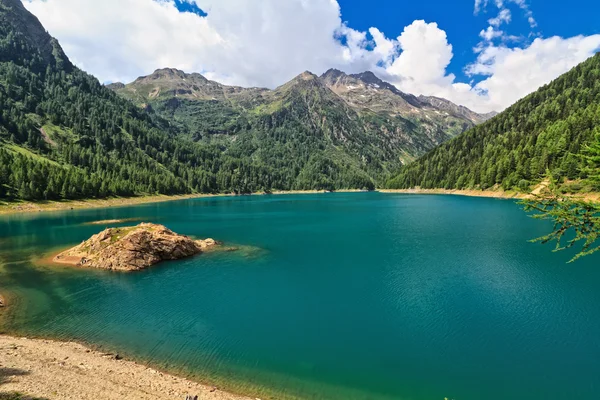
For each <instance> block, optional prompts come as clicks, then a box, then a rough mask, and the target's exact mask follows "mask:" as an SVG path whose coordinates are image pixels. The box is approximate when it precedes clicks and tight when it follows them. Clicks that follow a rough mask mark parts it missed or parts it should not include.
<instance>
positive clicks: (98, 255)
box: [54, 223, 218, 271]
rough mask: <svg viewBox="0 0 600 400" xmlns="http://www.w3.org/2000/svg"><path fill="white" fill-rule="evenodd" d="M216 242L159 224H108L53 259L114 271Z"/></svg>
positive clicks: (137, 267)
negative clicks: (187, 234)
mask: <svg viewBox="0 0 600 400" xmlns="http://www.w3.org/2000/svg"><path fill="white" fill-rule="evenodd" d="M217 244H218V243H217V242H216V241H214V240H213V239H205V240H193V239H191V238H189V237H187V236H184V235H178V234H176V233H174V232H173V231H171V230H169V229H167V228H166V227H164V226H162V225H156V224H146V223H143V224H140V225H137V226H134V227H127V228H109V229H106V230H104V231H102V232H100V233H99V234H97V235H94V236H92V237H91V238H90V239H88V240H86V241H84V242H83V243H81V244H80V245H78V246H75V247H73V248H72V249H69V250H67V251H64V252H62V253H60V254H59V255H57V256H56V257H54V262H56V263H60V264H69V265H75V266H81V267H89V268H99V269H107V270H115V271H137V270H141V269H144V268H148V267H149V266H151V265H154V264H157V263H159V262H161V261H165V260H179V259H182V258H186V257H191V256H193V255H196V254H199V253H202V252H203V251H205V250H208V249H210V248H213V247H215V246H216V245H217Z"/></svg>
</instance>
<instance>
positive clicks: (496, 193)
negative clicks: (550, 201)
mask: <svg viewBox="0 0 600 400" xmlns="http://www.w3.org/2000/svg"><path fill="white" fill-rule="evenodd" d="M536 189H537V188H536ZM379 192H380V193H401V194H446V195H455V196H468V197H489V198H496V199H517V200H523V199H528V198H531V197H532V196H531V194H526V193H519V192H515V191H504V190H501V189H499V190H457V189H381V190H379ZM535 192H536V191H535V190H534V191H533V193H535ZM570 197H573V198H577V199H581V200H586V201H590V202H595V203H596V202H600V193H586V194H583V195H574V196H570Z"/></svg>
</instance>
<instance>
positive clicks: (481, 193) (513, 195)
mask: <svg viewBox="0 0 600 400" xmlns="http://www.w3.org/2000/svg"><path fill="white" fill-rule="evenodd" d="M379 192H381V193H402V194H451V195H456V196H469V197H492V198H497V199H525V198H527V197H529V196H530V195H528V194H524V193H518V192H505V191H503V190H456V189H381V190H379Z"/></svg>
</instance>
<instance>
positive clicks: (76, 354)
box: [0, 335, 250, 400]
mask: <svg viewBox="0 0 600 400" xmlns="http://www.w3.org/2000/svg"><path fill="white" fill-rule="evenodd" d="M117 358H118V357H116V356H115V355H114V354H105V353H100V352H97V351H94V350H91V349H89V348H87V347H85V346H82V345H80V344H77V343H66V342H65V343H63V342H56V341H51V340H43V339H26V338H17V337H12V336H4V335H0V398H3V397H2V396H3V395H6V394H8V393H14V392H18V393H22V394H25V395H27V396H31V397H34V398H41V399H59V400H62V399H65V400H67V399H69V400H70V399H72V400H85V399H89V400H122V399H135V400H168V399H173V400H184V399H185V397H186V396H187V395H191V396H198V399H200V400H204V399H207V400H208V399H211V400H247V399H250V398H248V397H242V396H237V395H234V394H229V393H226V392H222V391H220V390H218V389H216V388H212V387H209V386H204V385H201V384H198V383H195V382H192V381H189V380H187V379H183V378H178V377H175V376H172V375H169V374H165V373H163V372H160V371H157V370H154V369H152V368H148V367H146V366H143V365H140V364H136V363H134V362H131V361H126V360H120V359H117ZM8 398H10V397H8Z"/></svg>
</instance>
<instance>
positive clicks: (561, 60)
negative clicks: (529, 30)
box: [467, 35, 600, 109]
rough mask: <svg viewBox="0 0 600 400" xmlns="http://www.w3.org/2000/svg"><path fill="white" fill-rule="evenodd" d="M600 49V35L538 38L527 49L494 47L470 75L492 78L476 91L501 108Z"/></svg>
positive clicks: (483, 82) (484, 53) (474, 65)
mask: <svg viewBox="0 0 600 400" xmlns="http://www.w3.org/2000/svg"><path fill="white" fill-rule="evenodd" d="M598 49H600V35H593V36H587V37H586V36H576V37H572V38H568V39H563V38H560V37H557V36H555V37H551V38H547V39H540V38H538V39H535V40H534V41H533V43H532V44H531V45H530V46H529V47H526V48H512V49H511V48H507V47H504V46H500V47H495V46H490V47H488V48H487V49H485V50H484V51H482V52H481V53H480V54H479V57H478V58H477V61H476V62H475V63H473V64H471V65H470V66H469V67H468V69H467V72H468V73H469V74H472V75H486V76H488V78H486V79H485V80H483V81H481V82H479V83H478V84H477V85H476V86H475V87H474V89H475V90H477V91H482V92H486V93H487V95H485V96H484V98H486V101H487V102H488V104H489V105H491V107H494V106H496V107H497V108H498V109H501V108H502V107H506V106H508V105H510V104H512V103H514V102H515V101H517V100H519V99H520V98H521V97H523V96H525V95H526V94H528V93H531V92H533V91H535V90H536V89H538V88H539V87H540V86H542V85H544V84H546V83H549V82H550V81H552V80H553V79H555V78H556V77H558V76H559V75H561V74H563V73H565V72H567V71H569V70H570V69H571V68H573V67H574V66H575V65H577V64H579V63H581V62H583V61H585V60H586V59H587V58H589V57H590V56H592V55H593V54H594V52H596V51H597V50H598Z"/></svg>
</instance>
